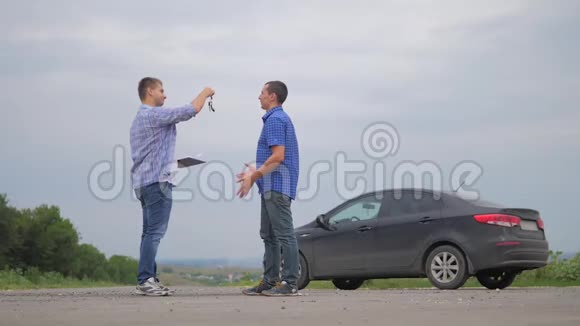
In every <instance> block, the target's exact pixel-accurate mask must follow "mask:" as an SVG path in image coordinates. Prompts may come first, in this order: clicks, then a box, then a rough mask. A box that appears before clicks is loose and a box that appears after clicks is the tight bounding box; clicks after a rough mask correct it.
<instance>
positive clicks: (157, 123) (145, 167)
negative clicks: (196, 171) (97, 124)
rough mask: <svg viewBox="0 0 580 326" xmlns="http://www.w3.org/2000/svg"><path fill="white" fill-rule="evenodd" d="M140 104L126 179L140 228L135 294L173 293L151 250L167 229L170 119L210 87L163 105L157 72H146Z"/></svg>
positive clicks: (200, 101)
mask: <svg viewBox="0 0 580 326" xmlns="http://www.w3.org/2000/svg"><path fill="white" fill-rule="evenodd" d="M138 92H139V98H140V99H141V106H140V107H139V110H137V113H136V115H135V119H134V120H133V124H132V125H131V133H130V142H131V158H132V159H133V167H132V168H131V181H132V183H133V189H135V194H136V195H137V198H138V199H139V201H140V202H141V208H142V210H143V232H142V234H141V249H140V254H139V271H138V275H137V290H136V292H137V293H138V294H142V295H150V296H164V295H169V294H171V293H172V291H170V290H169V289H168V288H166V287H165V286H163V285H162V284H161V283H159V280H158V279H157V264H156V263H155V256H156V255H157V248H158V246H159V242H160V241H161V239H162V238H163V236H164V235H165V231H167V225H168V223H169V215H170V213H171V206H172V196H171V190H172V188H173V185H172V184H171V181H172V180H171V179H172V173H171V171H172V166H173V165H174V163H175V162H174V157H173V154H174V151H175V137H176V135H177V132H176V128H175V125H176V124H177V123H179V122H182V121H187V120H189V119H191V118H193V117H194V116H196V115H197V114H198V113H199V111H201V109H202V108H203V107H204V105H205V101H206V100H207V98H208V97H211V96H213V94H214V91H213V90H212V89H211V88H208V87H206V88H205V89H204V90H203V91H202V92H201V93H199V95H198V96H197V97H196V98H195V99H194V100H193V101H192V102H191V103H188V104H186V105H184V106H180V107H175V108H167V107H163V104H164V102H165V99H166V96H165V91H164V89H163V84H162V83H161V81H160V80H159V79H157V78H152V77H146V78H143V79H142V80H141V81H140V82H139V86H138Z"/></svg>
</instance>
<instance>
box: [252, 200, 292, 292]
mask: <svg viewBox="0 0 580 326" xmlns="http://www.w3.org/2000/svg"><path fill="white" fill-rule="evenodd" d="M291 203H292V201H291V199H290V197H288V196H286V195H284V194H281V193H279V192H275V191H269V192H267V193H265V194H263V195H262V218H261V226H260V237H261V238H262V240H264V247H265V251H264V261H263V264H264V279H265V281H266V282H268V283H270V284H274V283H275V282H277V281H280V256H282V259H283V260H284V265H283V267H282V279H281V280H282V281H286V282H287V283H288V284H289V285H290V286H292V287H294V288H296V282H297V281H298V276H299V275H298V264H299V263H298V242H297V241H296V236H295V235H294V225H293V223H292V211H291V210H290V205H291ZM280 251H281V252H282V254H280Z"/></svg>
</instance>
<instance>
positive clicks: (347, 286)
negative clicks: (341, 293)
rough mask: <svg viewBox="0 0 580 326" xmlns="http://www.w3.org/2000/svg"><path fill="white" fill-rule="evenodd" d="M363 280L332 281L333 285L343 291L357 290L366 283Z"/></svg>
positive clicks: (339, 279)
mask: <svg viewBox="0 0 580 326" xmlns="http://www.w3.org/2000/svg"><path fill="white" fill-rule="evenodd" d="M364 281H365V280H361V279H344V278H337V279H334V280H332V284H334V286H336V287H337V288H338V289H341V290H356V289H358V288H360V286H361V285H362V284H363V283H364Z"/></svg>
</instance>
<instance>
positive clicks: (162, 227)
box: [135, 182, 173, 284]
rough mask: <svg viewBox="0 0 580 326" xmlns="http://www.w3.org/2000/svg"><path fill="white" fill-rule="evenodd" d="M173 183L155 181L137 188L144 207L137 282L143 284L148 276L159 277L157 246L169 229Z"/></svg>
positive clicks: (136, 191) (136, 192) (136, 190)
mask: <svg viewBox="0 0 580 326" xmlns="http://www.w3.org/2000/svg"><path fill="white" fill-rule="evenodd" d="M172 188H173V185H172V184H170V183H168V182H161V183H154V184H151V185H148V186H145V187H142V188H138V189H135V194H136V195H137V198H138V199H139V201H140V202H141V208H142V209H143V233H142V234H141V250H140V257H139V272H138V274H137V282H138V283H139V284H142V283H143V282H145V281H146V280H147V279H148V278H150V277H154V278H157V263H156V262H155V257H156V256H157V248H158V247H159V242H160V241H161V239H162V238H163V236H164V235H165V232H166V231H167V225H168V223H169V215H170V213H171V205H172V196H171V190H172Z"/></svg>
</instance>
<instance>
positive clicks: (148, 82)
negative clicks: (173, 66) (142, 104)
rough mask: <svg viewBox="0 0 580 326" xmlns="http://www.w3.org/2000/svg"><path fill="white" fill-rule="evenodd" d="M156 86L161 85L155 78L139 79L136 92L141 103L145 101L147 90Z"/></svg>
mask: <svg viewBox="0 0 580 326" xmlns="http://www.w3.org/2000/svg"><path fill="white" fill-rule="evenodd" d="M156 84H158V85H160V86H161V85H163V83H162V82H161V80H159V79H157V78H153V77H145V78H143V79H141V81H140V82H139V87H137V91H138V92H139V98H140V99H141V101H143V100H144V99H145V96H146V95H147V89H148V88H153V87H155V86H157V85H156Z"/></svg>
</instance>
